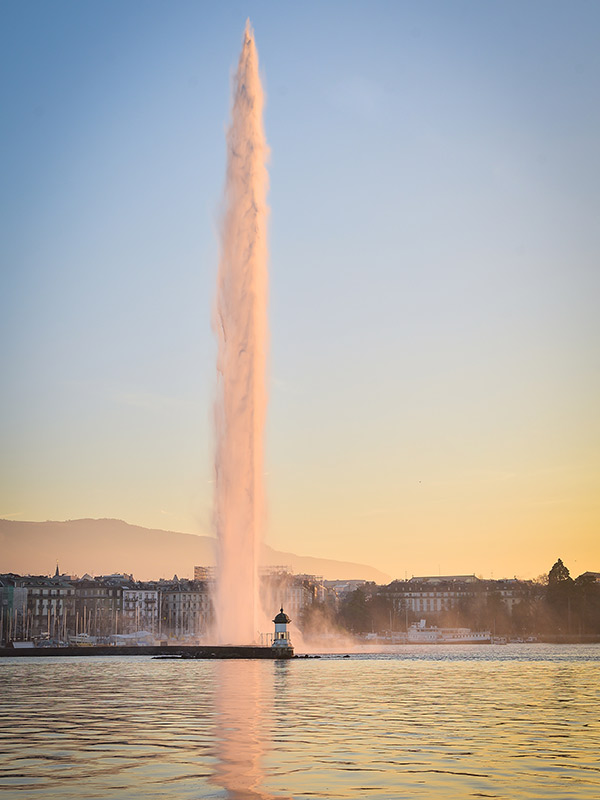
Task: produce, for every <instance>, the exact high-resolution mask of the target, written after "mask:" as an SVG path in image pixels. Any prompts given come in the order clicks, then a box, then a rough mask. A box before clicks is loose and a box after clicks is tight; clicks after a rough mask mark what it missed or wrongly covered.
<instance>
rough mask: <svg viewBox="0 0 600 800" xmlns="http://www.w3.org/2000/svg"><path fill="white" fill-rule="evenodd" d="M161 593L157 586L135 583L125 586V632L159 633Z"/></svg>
mask: <svg viewBox="0 0 600 800" xmlns="http://www.w3.org/2000/svg"><path fill="white" fill-rule="evenodd" d="M158 620H159V592H158V589H157V588H156V586H155V585H153V584H147V583H141V582H138V583H133V584H128V585H125V586H123V632H124V633H134V632H137V631H150V632H151V633H152V634H157V633H158Z"/></svg>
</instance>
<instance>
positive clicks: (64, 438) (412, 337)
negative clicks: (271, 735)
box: [0, 0, 600, 577]
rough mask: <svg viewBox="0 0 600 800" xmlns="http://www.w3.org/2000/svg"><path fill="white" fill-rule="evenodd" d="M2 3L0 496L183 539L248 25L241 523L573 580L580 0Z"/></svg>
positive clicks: (590, 115)
mask: <svg viewBox="0 0 600 800" xmlns="http://www.w3.org/2000/svg"><path fill="white" fill-rule="evenodd" d="M0 13H1V22H0V59H1V61H2V64H1V75H2V78H1V80H2V86H1V107H2V122H1V129H0V143H1V155H0V158H1V162H2V179H1V182H0V185H1V189H0V191H1V200H2V209H1V214H0V237H1V242H2V245H1V259H2V261H1V267H2V268H1V284H0V327H1V341H2V348H1V352H0V358H1V367H0V368H1V370H2V392H1V399H0V410H1V413H2V433H1V439H0V452H1V453H2V467H1V469H2V472H1V474H0V517H10V518H13V519H23V520H44V519H68V518H72V519H73V518H77V517H118V518H122V519H124V520H126V521H128V522H132V523H137V524H141V525H147V526H153V527H161V528H167V529H172V530H180V531H188V532H197V533H210V532H211V522H210V520H211V507H212V490H213V486H212V459H213V455H212V423H211V417H212V398H213V391H214V373H215V367H214V363H215V353H216V345H215V341H214V337H213V334H212V332H211V328H210V312H211V306H212V302H213V295H214V286H215V279H216V269H217V253H218V243H217V230H218V219H219V209H220V204H221V195H222V187H223V183H224V170H225V140H224V130H225V127H226V125H227V121H228V117H229V94H230V76H231V73H232V69H233V68H234V66H235V64H236V62H237V57H238V53H239V49H240V46H241V38H242V33H243V29H244V23H245V20H246V17H247V16H249V17H250V18H251V21H252V23H253V25H254V28H255V32H256V40H257V45H258V50H259V55H260V59H261V68H262V71H263V74H264V81H265V87H266V92H267V98H268V99H267V110H266V118H265V126H266V132H267V137H268V140H269V143H270V146H271V150H272V157H271V165H270V180H271V191H270V196H269V201H270V205H271V209H272V211H271V222H270V243H271V261H270V281H271V289H270V298H271V299H270V327H271V354H270V362H271V366H270V385H271V398H270V406H269V414H268V430H267V470H268V475H267V482H268V483H267V485H268V495H269V525H268V532H267V541H268V542H269V543H270V544H271V545H272V546H274V547H276V548H278V549H287V550H292V551H295V552H298V553H302V554H310V555H315V556H322V557H333V558H336V557H337V558H343V559H347V560H356V561H362V562H366V563H371V564H373V565H374V566H377V567H379V568H381V569H383V570H385V571H386V572H388V573H390V574H392V575H394V576H397V577H404V575H405V574H407V575H408V576H410V575H413V574H434V573H438V571H441V572H442V573H451V572H465V573H466V572H475V573H478V574H483V575H485V576H489V575H491V574H493V575H494V577H504V576H512V575H514V574H517V575H520V576H523V577H529V576H535V575H537V574H539V573H540V572H543V571H547V570H548V569H549V567H550V566H551V565H552V563H553V562H554V561H555V560H556V558H557V557H558V556H560V557H562V558H563V560H564V561H565V563H566V564H567V566H569V567H570V569H571V571H572V573H573V574H579V573H580V572H582V571H584V570H586V569H592V570H600V544H599V541H600V537H599V533H600V524H599V523H600V414H599V409H600V363H599V362H600V357H599V356H600V157H599V147H598V142H599V141H600V97H599V87H600V48H598V36H599V32H600V4H598V3H597V2H563V3H552V2H546V1H544V2H527V3H523V2H522V1H521V0H520V1H519V2H514V3H513V2H501V3H500V2H498V3H496V2H486V3H481V2H445V1H444V2H407V3H401V2H389V3H384V2H373V0H369V2H303V3H281V2H272V3H254V2H247V3H238V2H227V3H215V2H177V1H174V2H169V3H166V2H151V1H149V0H145V1H144V2H141V1H140V2H133V1H132V2H127V3H123V2H93V1H90V2H85V3H82V2H63V1H62V0H55V2H52V3H46V2H6V0H5V1H4V2H3V3H2V5H1V12H0ZM52 567H53V565H49V569H51V568H52ZM115 568H118V565H115Z"/></svg>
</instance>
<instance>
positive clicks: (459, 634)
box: [406, 619, 492, 644]
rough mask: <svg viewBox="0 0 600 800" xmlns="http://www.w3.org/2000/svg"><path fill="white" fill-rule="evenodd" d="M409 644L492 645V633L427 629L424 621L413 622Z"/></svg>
mask: <svg viewBox="0 0 600 800" xmlns="http://www.w3.org/2000/svg"><path fill="white" fill-rule="evenodd" d="M406 639H407V641H408V643H409V644H491V641H492V634H491V633H490V631H472V630H471V629H470V628H438V627H437V625H431V626H429V627H427V625H426V621H425V620H424V619H422V620H419V622H413V623H412V625H410V626H409V628H408V633H407V636H406Z"/></svg>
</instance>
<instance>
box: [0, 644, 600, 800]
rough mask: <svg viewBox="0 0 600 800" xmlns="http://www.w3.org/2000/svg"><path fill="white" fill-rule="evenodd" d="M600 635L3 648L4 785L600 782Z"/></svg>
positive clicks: (343, 793) (352, 787) (447, 796)
mask: <svg viewBox="0 0 600 800" xmlns="http://www.w3.org/2000/svg"><path fill="white" fill-rule="evenodd" d="M599 677H600V646H594V645H592V646H570V647H569V646H562V647H561V646H552V645H542V644H537V645H508V646H504V647H495V646H485V645H480V646H414V647H404V648H398V649H397V651H396V652H394V653H388V654H385V655H366V654H364V655H352V656H351V657H350V658H342V657H340V656H329V657H323V658H321V659H318V660H317V659H314V660H313V659H310V660H309V659H306V660H304V659H294V660H292V661H277V662H273V661H160V660H152V659H150V658H146V657H135V658H123V657H109V658H64V659H56V658H54V659H52V658H49V659H42V658H24V659H2V660H1V661H0V693H1V694H0V697H1V699H2V700H1V702H2V706H1V711H0V794H1V795H2V796H3V797H5V798H7V799H8V798H23V799H24V798H27V800H34V799H35V798H39V799H40V800H50V798H51V799H52V800H58V799H59V798H60V800H69V799H70V798H72V799H73V800H88V799H89V800H91V799H92V798H98V799H100V798H102V800H117V799H118V800H125V799H126V798H143V799H144V800H146V798H148V799H149V800H154V798H171V800H179V798H182V799H183V798H235V799H236V800H238V799H239V800H241V799H242V798H280V797H287V798H385V800H390V798H407V799H408V798H411V799H412V798H427V800H466V799H467V798H475V797H493V798H506V800H515V798H540V799H542V798H543V800H566V799H567V798H578V799H582V798H585V799H586V800H598V798H600V760H599V759H600V722H599V720H600V704H599V702H598V700H599Z"/></svg>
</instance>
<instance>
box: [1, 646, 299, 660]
mask: <svg viewBox="0 0 600 800" xmlns="http://www.w3.org/2000/svg"><path fill="white" fill-rule="evenodd" d="M67 656H83V657H92V656H161V657H163V658H164V657H172V658H186V659H188V658H197V659H231V658H242V659H258V658H270V659H277V658H293V657H294V648H293V647H258V646H254V645H219V646H216V645H215V646H209V645H182V646H178V645H175V646H174V645H140V646H131V647H129V646H127V645H125V646H118V647H115V646H111V645H86V646H84V647H77V646H71V647H14V648H13V647H2V648H0V658H64V657H67Z"/></svg>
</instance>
